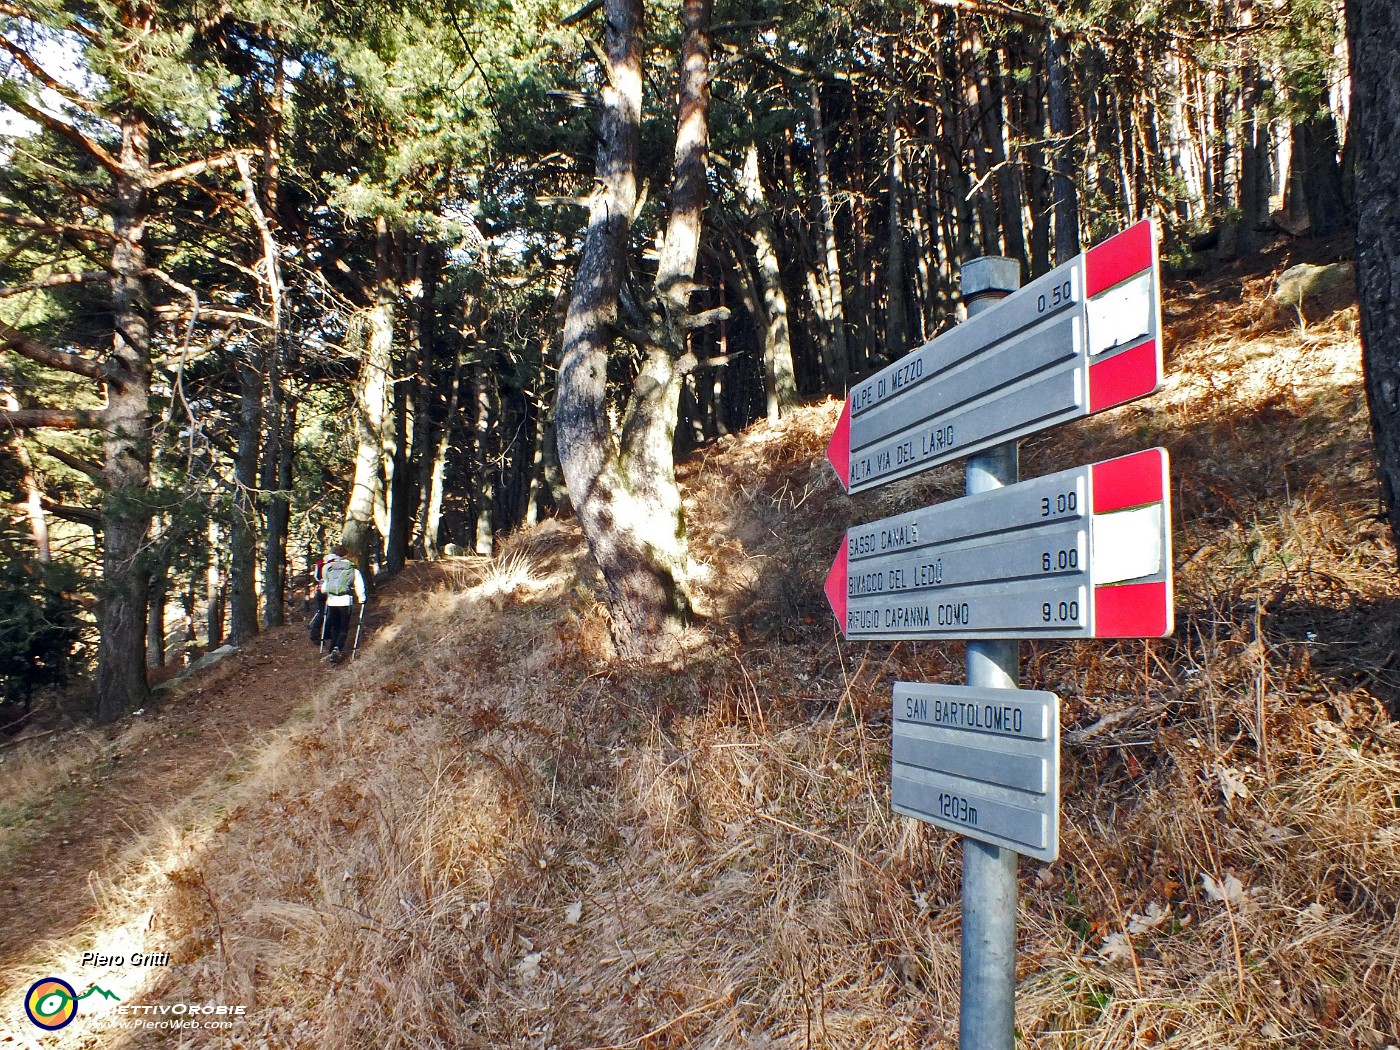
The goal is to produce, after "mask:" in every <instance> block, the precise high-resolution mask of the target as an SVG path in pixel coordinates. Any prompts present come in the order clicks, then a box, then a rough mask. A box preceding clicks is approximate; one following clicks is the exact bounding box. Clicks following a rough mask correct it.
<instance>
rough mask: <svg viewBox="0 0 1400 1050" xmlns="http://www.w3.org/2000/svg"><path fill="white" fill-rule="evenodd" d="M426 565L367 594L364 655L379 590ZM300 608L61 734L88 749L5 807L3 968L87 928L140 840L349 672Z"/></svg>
mask: <svg viewBox="0 0 1400 1050" xmlns="http://www.w3.org/2000/svg"><path fill="white" fill-rule="evenodd" d="M430 575H431V570H430V569H427V568H426V567H424V569H423V570H419V569H417V567H414V568H412V569H410V570H409V571H406V572H404V573H402V574H401V575H400V576H399V577H397V578H395V579H394V580H393V581H391V582H390V583H389V584H388V585H387V586H386V587H384V588H383V589H382V591H381V592H380V593H379V594H378V595H377V596H376V597H375V598H372V599H371V601H370V603H369V605H368V606H367V608H368V616H367V618H366V620H365V626H364V635H363V637H362V638H361V642H360V648H361V651H360V655H359V656H358V657H357V660H363V659H365V653H364V649H365V645H366V643H367V642H368V641H369V640H370V639H371V638H373V636H374V634H375V632H376V631H377V630H380V629H382V628H383V626H384V625H385V624H386V623H388V622H389V617H390V615H391V612H390V609H391V603H389V602H385V601H383V600H382V599H383V598H385V597H388V596H390V595H396V594H403V593H406V592H409V591H412V590H415V589H417V588H418V587H419V586H420V585H421V583H422V581H423V580H425V579H427V578H428V577H429V576H430ZM292 619H293V621H294V622H293V623H291V624H288V625H287V626H285V627H278V628H274V629H272V630H268V631H264V632H263V633H262V634H260V635H258V637H256V638H255V639H253V640H252V641H251V642H249V643H247V644H246V645H244V646H242V647H241V648H240V649H239V650H238V651H237V652H235V653H233V654H231V655H230V656H228V657H226V658H225V659H224V660H222V661H220V662H219V663H217V664H215V665H214V666H212V667H210V668H208V669H206V670H204V671H201V672H198V673H196V674H195V675H193V676H191V678H190V679H189V680H187V681H186V682H185V683H183V684H182V685H180V686H177V687H176V688H175V689H174V690H173V691H171V692H168V693H166V694H165V695H163V696H160V697H158V698H156V699H154V700H152V701H151V702H150V703H149V704H148V705H147V706H146V707H145V708H144V709H143V710H142V713H141V714H139V715H138V714H132V715H129V716H127V717H126V718H124V719H122V720H121V721H120V722H118V723H116V724H115V725H113V726H110V727H106V728H105V729H96V730H93V729H85V728H79V729H74V730H72V731H71V733H64V734H59V737H58V740H57V741H56V744H55V746H56V747H62V746H64V744H65V742H67V741H65V740H64V737H65V736H71V735H73V734H84V735H85V736H86V737H87V740H86V741H85V743H86V745H87V747H86V748H85V749H84V752H85V753H84V756H83V759H82V760H80V761H78V762H76V763H70V766H69V769H68V775H67V778H66V780H60V781H59V782H58V783H57V784H56V785H55V786H54V787H53V788H52V789H50V790H48V791H47V792H45V793H44V794H43V795H42V796H41V797H39V798H38V799H35V800H33V801H31V802H29V803H28V804H26V805H24V806H22V807H18V808H17V809H16V810H15V811H13V812H11V811H7V810H0V831H5V832H7V836H8V842H4V844H3V845H0V969H4V968H8V967H10V966H14V965H16V964H21V963H23V962H24V961H25V960H26V957H28V956H29V955H31V954H32V953H33V950H34V949H35V948H36V947H37V942H38V941H40V940H48V939H54V938H61V937H65V936H66V935H68V934H70V933H71V932H72V931H74V930H76V929H78V928H79V927H81V926H82V925H83V924H84V923H85V922H86V921H88V920H89V919H90V918H91V917H92V916H93V915H94V913H95V911H96V908H97V895H98V893H99V892H100V890H99V887H101V886H103V885H107V884H110V883H112V882H115V881H117V880H118V879H119V878H120V877H121V875H122V874H123V873H124V871H125V869H126V868H127V867H128V866H129V865H130V864H131V863H132V862H133V859H134V858H136V857H137V856H139V854H140V849H139V847H140V845H141V843H142V842H143V841H145V840H147V839H148V838H149V837H151V836H153V835H158V834H160V832H161V831H162V829H163V828H166V827H169V826H172V825H173V826H176V827H178V826H179V825H180V824H181V823H182V813H181V808H182V806H184V805H185V804H186V803H188V801H189V800H190V799H191V798H192V797H193V796H195V795H196V794H198V793H201V792H200V789H201V788H205V789H206V792H203V793H209V792H208V790H207V789H211V788H212V789H214V791H213V792H212V793H213V794H215V795H217V785H218V781H219V779H220V778H222V779H223V780H224V781H226V782H230V783H231V782H232V781H234V780H236V779H237V777H238V776H239V774H240V771H241V770H242V769H243V768H245V767H246V761H247V759H248V757H249V755H250V754H251V753H252V751H253V750H254V749H255V748H256V747H258V746H259V744H260V743H261V742H262V741H263V740H265V739H266V738H267V737H268V735H269V734H270V733H271V732H272V731H274V730H276V729H278V728H280V727H282V726H284V725H286V724H288V723H289V722H291V721H293V720H295V719H296V718H297V713H298V711H299V710H301V709H302V708H303V707H304V706H305V705H306V704H307V702H308V700H309V699H310V698H311V696H312V695H313V694H314V692H315V691H316V690H317V689H318V687H319V686H320V685H322V684H323V683H325V682H327V681H333V680H334V679H333V677H332V676H335V675H342V676H343V675H345V674H346V668H344V667H343V666H342V667H331V666H329V665H327V664H325V663H324V662H323V661H322V659H321V655H320V653H319V651H318V649H317V647H316V646H314V645H312V644H310V642H309V641H308V639H307V631H306V626H305V623H304V617H303V615H302V613H301V611H300V609H299V608H294V610H293V614H292ZM352 632H353V627H352ZM4 757H5V755H4V752H0V762H3V760H4ZM3 769H4V767H3V764H0V771H3ZM0 801H3V800H0ZM0 842H3V840H0Z"/></svg>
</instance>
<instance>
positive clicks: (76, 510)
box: [44, 500, 102, 532]
mask: <svg viewBox="0 0 1400 1050" xmlns="http://www.w3.org/2000/svg"><path fill="white" fill-rule="evenodd" d="M44 509H45V510H46V511H48V512H49V513H50V514H52V515H53V516H54V517H55V518H62V519H63V520H64V521H72V522H76V523H77V524H79V525H86V526H87V527H88V528H90V529H91V530H92V531H93V532H101V531H102V515H101V514H99V513H98V512H97V511H95V510H89V509H88V508H87V507H66V506H64V505H63V504H61V503H53V502H51V501H49V500H44Z"/></svg>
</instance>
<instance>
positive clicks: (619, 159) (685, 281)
mask: <svg viewBox="0 0 1400 1050" xmlns="http://www.w3.org/2000/svg"><path fill="white" fill-rule="evenodd" d="M604 11H605V17H606V23H607V35H606V38H605V45H604V46H605V53H606V55H607V60H608V69H607V70H606V77H605V80H606V83H605V86H604V87H603V90H602V117H601V121H600V125H599V144H598V171H597V179H598V182H599V188H598V190H597V191H596V193H595V195H594V200H593V207H592V212H591V215H590V219H589V226H588V233H587V235H586V237H585V240H584V247H583V256H582V258H581V260H580V262H579V270H578V275H577V277H576V279H575V282H574V292H573V296H572V298H571V300H570V303H569V310H568V314H567V316H566V319H565V323H564V345H563V355H562V360H561V362H560V369H559V384H558V390H557V394H556V399H555V426H556V431H557V436H558V443H559V458H560V464H561V466H562V467H563V471H564V477H565V480H566V481H567V483H568V487H569V495H570V497H571V499H572V502H573V504H574V509H575V512H576V514H577V515H578V519H579V523H580V525H581V526H582V528H583V533H584V535H585V537H587V540H588V545H589V550H590V552H591V553H592V555H593V558H594V561H595V562H596V563H597V564H598V567H599V568H600V569H601V571H602V574H603V579H604V581H605V583H606V586H607V589H608V604H609V607H610V609H611V612H612V616H613V627H614V638H615V640H616V642H617V645H618V648H619V651H620V652H621V653H623V654H624V655H626V656H644V655H647V654H651V653H654V652H657V651H660V650H664V649H666V648H668V647H669V644H670V636H671V634H672V630H673V628H675V627H676V626H678V625H679V624H680V623H681V622H682V621H683V620H684V619H685V617H686V616H687V615H688V614H689V610H690V597H689V593H688V591H687V586H686V585H687V578H688V552H687V548H686V541H685V525H684V520H683V518H682V515H681V501H680V490H679V488H678V486H677V484H676V479H675V464H674V457H673V445H674V440H675V429H676V420H677V411H678V403H679V395H680V383H681V379H682V377H683V374H684V371H683V368H684V362H683V361H682V360H681V358H682V355H683V351H684V345H685V344H684V331H685V329H686V322H687V320H688V316H689V314H688V304H689V299H690V293H691V291H692V290H693V288H694V281H693V276H694V272H695V269H694V267H695V257H696V253H697V251H698V247H699V237H700V228H701V216H702V213H703V208H704V194H705V169H706V157H707V152H708V109H709V33H708V29H709V13H710V3H709V0H683V2H682V6H681V19H682V25H683V34H682V44H681V76H680V92H679V95H680V102H679V107H678V117H677V127H676V175H675V180H674V182H673V184H672V190H671V210H670V216H669V219H668V222H667V229H666V238H665V242H664V244H663V246H662V251H661V258H660V260H659V262H658V270H657V280H656V287H655V294H656V300H657V306H656V307H655V308H654V310H653V312H651V314H650V316H649V317H648V318H634V319H633V320H634V321H641V323H644V324H646V325H647V332H646V334H645V337H644V338H645V343H646V358H645V361H644V363H643V365H642V368H641V370H640V373H639V375H638V376H637V378H636V380H635V382H634V383H633V387H632V392H631V396H630V399H629V403H628V407H627V411H626V413H625V414H624V417H623V421H622V431H621V435H620V437H619V440H618V443H617V444H616V445H613V444H612V442H611V440H610V436H609V429H610V428H609V425H608V414H607V405H606V376H607V363H608V350H609V347H610V345H611V340H612V333H613V330H614V327H615V325H616V322H617V318H618V305H619V296H620V291H621V287H622V281H623V276H624V274H625V272H626V268H627V239H628V233H629V230H630V225H631V217H632V212H633V209H634V207H635V205H636V199H637V198H636V194H637V182H636V158H637V144H638V139H639V134H640V120H641V99H642V79H641V66H642V53H641V38H642V5H641V2H640V0H607V2H606V3H605V5H604Z"/></svg>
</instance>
